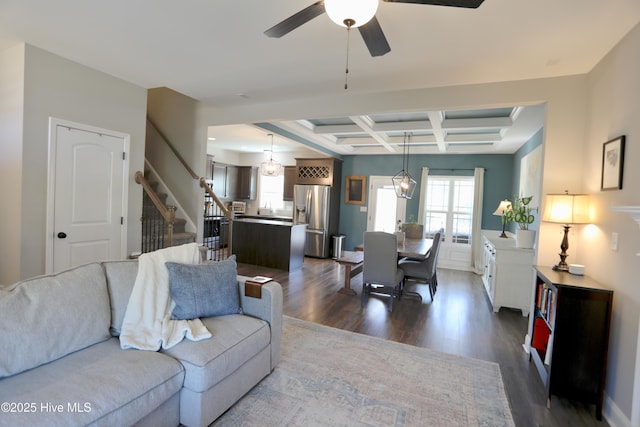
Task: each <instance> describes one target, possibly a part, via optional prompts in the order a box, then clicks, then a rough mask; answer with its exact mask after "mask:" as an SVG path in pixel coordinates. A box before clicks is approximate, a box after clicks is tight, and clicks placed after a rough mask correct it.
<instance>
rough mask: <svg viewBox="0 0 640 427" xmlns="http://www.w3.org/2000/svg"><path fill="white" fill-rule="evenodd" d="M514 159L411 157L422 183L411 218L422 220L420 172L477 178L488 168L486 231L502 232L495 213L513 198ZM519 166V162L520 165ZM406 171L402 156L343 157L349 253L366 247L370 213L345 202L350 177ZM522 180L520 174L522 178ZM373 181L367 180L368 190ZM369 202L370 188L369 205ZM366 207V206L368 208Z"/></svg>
mask: <svg viewBox="0 0 640 427" xmlns="http://www.w3.org/2000/svg"><path fill="white" fill-rule="evenodd" d="M514 163H515V162H514V156H513V155H511V154H482V155H477V154H474V155H462V154H436V155H411V156H410V157H409V173H410V174H411V176H413V178H414V179H415V180H416V182H417V183H418V185H417V187H416V191H415V193H414V196H413V198H412V199H411V200H408V201H407V217H408V216H409V215H411V214H413V215H415V216H416V217H417V216H418V205H419V201H420V196H419V194H420V191H421V189H420V173H421V172H420V171H421V168H422V167H423V166H427V167H429V169H430V170H429V175H462V176H465V175H466V176H473V169H474V168H477V167H483V168H485V175H484V206H483V208H482V228H483V229H488V230H501V229H502V224H501V222H500V217H497V216H494V215H493V212H494V211H495V209H496V208H497V207H498V205H499V204H500V201H501V200H502V199H504V198H508V197H510V196H511V194H512V183H513V177H514V170H513V168H514ZM518 164H519V162H518ZM401 169H402V156H401V155H385V156H363V155H361V156H357V155H356V156H346V155H345V156H343V164H342V184H341V194H342V202H341V205H340V234H344V235H345V236H346V238H345V245H344V248H345V249H346V250H353V247H354V246H355V245H357V244H359V243H362V235H363V233H364V232H365V230H366V227H367V214H368V212H360V206H359V205H350V204H349V205H348V204H346V203H345V201H344V194H345V181H346V177H347V176H349V175H364V176H367V177H369V176H372V175H374V176H393V175H395V174H396V173H398V172H399V171H400V170H401ZM516 176H518V177H519V172H518V175H516ZM368 184H369V181H368V180H367V186H368ZM368 202H369V189H368V188H367V199H366V203H368ZM365 206H366V204H365Z"/></svg>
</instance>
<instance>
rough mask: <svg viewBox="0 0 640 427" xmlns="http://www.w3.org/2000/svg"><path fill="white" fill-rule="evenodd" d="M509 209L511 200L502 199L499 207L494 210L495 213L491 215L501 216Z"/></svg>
mask: <svg viewBox="0 0 640 427" xmlns="http://www.w3.org/2000/svg"><path fill="white" fill-rule="evenodd" d="M510 207H511V200H509V199H504V200H502V201H501V202H500V205H499V206H498V208H497V209H496V211H495V212H494V213H493V214H494V215H498V216H502V215H504V213H505V211H508V210H509V208H510Z"/></svg>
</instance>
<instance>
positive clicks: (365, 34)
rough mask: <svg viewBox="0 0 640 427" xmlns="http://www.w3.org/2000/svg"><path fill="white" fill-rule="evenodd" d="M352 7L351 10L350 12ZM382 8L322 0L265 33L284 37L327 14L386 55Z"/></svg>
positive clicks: (469, 1)
mask: <svg viewBox="0 0 640 427" xmlns="http://www.w3.org/2000/svg"><path fill="white" fill-rule="evenodd" d="M383 1H385V2H389V3H415V4H427V5H438V6H453V7H464V8H471V9H475V8H477V7H478V6H480V5H481V4H482V2H483V1H484V0H383ZM349 7H351V9H349ZM377 8H378V0H367V1H362V0H360V1H353V0H352V1H345V0H319V1H317V2H315V3H314V4H312V5H311V6H308V7H306V8H304V9H302V10H301V11H300V12H298V13H296V14H294V15H291V16H290V17H288V18H287V19H285V20H284V21H282V22H280V23H278V24H276V25H274V26H273V27H271V28H269V29H268V30H267V31H265V32H264V33H265V34H266V35H267V36H269V37H275V38H280V37H282V36H284V35H285V34H288V33H289V32H291V31H293V30H295V29H296V28H298V27H299V26H301V25H302V24H305V23H307V22H309V21H311V20H312V19H313V18H315V17H317V16H320V15H322V14H323V13H324V12H327V15H329V17H330V18H331V20H332V21H334V22H335V23H336V24H338V25H341V26H343V27H346V28H348V29H350V28H352V27H354V28H355V27H357V28H358V30H359V31H360V35H361V36H362V39H363V40H364V43H365V44H366V45H367V48H368V49H369V53H370V54H371V56H382V55H384V54H386V53H388V52H390V51H391V47H389V43H388V42H387V38H386V37H385V36H384V33H383V32H382V27H380V24H379V23H378V20H377V19H376V17H375V13H376V10H377Z"/></svg>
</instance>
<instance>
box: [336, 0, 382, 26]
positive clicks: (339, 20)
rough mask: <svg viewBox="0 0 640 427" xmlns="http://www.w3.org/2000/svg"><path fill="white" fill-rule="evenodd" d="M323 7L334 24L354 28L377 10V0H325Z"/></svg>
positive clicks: (371, 16) (366, 20)
mask: <svg viewBox="0 0 640 427" xmlns="http://www.w3.org/2000/svg"><path fill="white" fill-rule="evenodd" d="M324 9H325V11H326V12H327V15H329V18H331V20H332V21H333V22H335V23H336V24H338V25H340V26H342V27H345V28H346V27H352V28H355V27H359V26H361V25H364V24H366V23H367V22H369V21H370V20H371V18H373V17H374V15H375V14H376V11H377V10H378V0H325V1H324ZM347 23H349V24H350V25H348V24H347Z"/></svg>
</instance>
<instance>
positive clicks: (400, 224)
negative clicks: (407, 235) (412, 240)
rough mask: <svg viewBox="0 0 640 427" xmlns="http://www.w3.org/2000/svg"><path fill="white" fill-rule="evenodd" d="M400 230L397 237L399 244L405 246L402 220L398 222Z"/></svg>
mask: <svg viewBox="0 0 640 427" xmlns="http://www.w3.org/2000/svg"><path fill="white" fill-rule="evenodd" d="M397 224H398V230H397V231H396V237H397V238H398V243H402V244H404V231H402V220H398V221H397Z"/></svg>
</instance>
